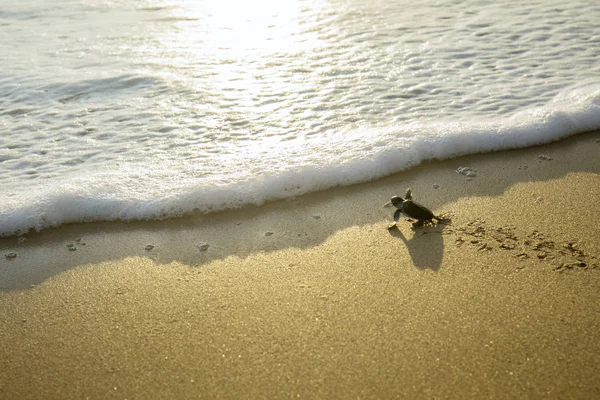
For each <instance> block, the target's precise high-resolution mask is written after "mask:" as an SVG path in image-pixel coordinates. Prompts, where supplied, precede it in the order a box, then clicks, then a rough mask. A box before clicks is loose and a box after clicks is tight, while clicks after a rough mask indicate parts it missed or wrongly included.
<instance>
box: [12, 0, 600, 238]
mask: <svg viewBox="0 0 600 400" xmlns="http://www.w3.org/2000/svg"><path fill="white" fill-rule="evenodd" d="M598 21H600V3H596V2H593V1H574V2H564V1H553V0H548V1H538V2H527V3H522V2H517V1H506V0H505V1H500V2H481V1H451V0H445V1H444V0H442V1H424V2H408V1H393V0H387V1H368V2H367V1H358V0H330V1H325V0H286V1H275V0H263V1H260V0H257V1H254V2H246V1H241V0H240V1H233V0H230V1H227V0H206V1H192V0H189V1H185V0H154V1H151V0H146V1H129V0H114V1H100V0H62V1H52V2H51V1H44V0H36V1H34V0H22V1H12V0H9V1H7V0H4V1H3V2H2V3H1V4H0V34H1V36H2V38H3V40H2V41H0V54H2V55H3V61H2V69H1V70H0V173H1V174H0V187H2V192H3V193H1V194H0V216H2V217H4V221H5V222H4V224H5V225H4V226H2V224H3V222H2V221H0V234H2V233H6V232H9V231H11V230H12V231H13V232H14V231H15V229H21V230H26V229H28V228H31V227H37V228H39V227H43V226H46V225H53V224H54V225H55V224H59V223H62V222H69V221H78V220H96V219H115V218H124V219H129V218H158V217H164V216H169V215H177V214H181V213H184V212H188V211H190V210H193V209H200V210H202V211H210V210H212V209H218V208H223V207H229V206H238V205H241V204H245V203H260V202H262V201H264V200H266V199H269V198H277V197H283V196H285V195H287V194H295V193H300V192H305V191H310V190H316V189H319V188H324V187H328V186H333V185H338V184H347V183H353V182H356V181H360V180H366V179H373V178H376V177H378V176H381V175H384V174H386V173H390V172H394V171H396V170H399V169H402V168H403V167H406V166H409V165H414V164H415V163H417V162H419V161H420V160H422V159H427V158H432V157H449V156H452V155H453V154H462V153H465V152H470V151H481V150H486V151H487V150H491V149H494V148H502V145H501V144H499V143H496V142H494V139H493V138H492V136H493V135H494V134H495V132H498V131H502V130H504V131H507V130H510V129H511V127H517V128H518V127H519V126H521V125H522V124H523V123H525V122H529V123H530V125H528V126H529V127H530V128H531V126H532V125H531V123H533V124H534V125H535V124H542V125H543V124H544V123H546V122H548V120H552V118H547V117H546V116H544V115H542V114H544V112H547V113H548V115H550V114H552V113H554V114H552V115H553V116H555V115H556V111H557V110H558V111H559V112H563V111H564V112H567V113H569V112H573V111H572V110H570V109H569V104H575V103H577V104H579V106H581V107H583V111H585V110H586V109H587V110H588V111H589V110H590V107H592V108H593V107H596V106H598V104H600V101H598V98H599V97H598V95H599V94H600V91H598V90H597V85H598V84H599V83H600V29H599V28H598ZM574 87H576V88H577V90H579V92H577V91H576V92H573V91H570V90H571V89H572V88H574ZM589 88H593V89H589ZM565 91H567V93H566V92H565ZM565 93H566V94H565ZM573 93H575V94H573ZM557 99H558V100H557ZM561 102H562V103H561ZM578 102H579V103H578ZM580 103H581V104H580ZM548 104H554V105H553V106H552V107H550V109H549V110H550V111H543V112H540V111H539V109H540V107H541V108H544V107H546V106H547V105H548ZM556 104H558V105H556ZM561 107H563V108H564V110H562V109H561ZM586 107H587V108H586ZM531 110H534V111H531ZM535 110H538V111H535ZM561 110H562V111H561ZM530 111H531V112H530ZM523 112H525V114H526V115H525V117H518V116H519V115H521V114H520V113H523ZM536 113H537V114H536ZM515 115H517V117H515ZM532 115H533V116H535V115H537V116H538V117H539V118H538V119H537V120H536V119H535V118H534V119H533V120H532V118H533V117H532ZM540 115H542V116H541V117H540ZM569 115H570V117H569V118H571V119H574V120H577V122H578V124H579V125H577V124H576V125H577V126H575V127H571V126H566V127H565V128H564V129H565V133H572V131H581V130H585V128H586V127H588V128H590V127H591V128H597V127H596V126H593V123H590V122H589V119H585V118H583V119H579V120H578V119H577V118H575V117H573V116H572V115H571V114H569ZM575 116H577V113H576V112H575ZM528 118H529V121H526V120H527V119H528ZM583 120H585V121H584V122H585V123H584V124H583V127H582V126H580V125H581V124H580V123H579V121H583ZM532 121H533V122H532ZM594 123H595V122H594ZM586 124H587V125H586ZM590 124H591V125H590ZM567 125H568V124H567ZM490 126H492V128H489V127H490ZM561 126H562V125H561ZM431 127H437V129H438V130H437V131H436V130H435V129H431ZM546 128H547V126H546ZM433 131H435V132H433ZM566 131H569V132H566ZM431 132H433V134H432V133H431ZM448 132H449V133H451V135H450V136H444V135H448V134H449V133H448ZM474 132H479V133H481V137H479V139H478V140H482V141H484V142H486V141H487V142H489V143H490V144H489V145H482V146H480V147H474V148H466V147H464V148H461V142H460V138H461V137H462V136H461V135H463V136H465V135H469V134H470V135H472V134H473V133H474ZM430 134H431V135H433V136H427V135H430ZM519 134H521V133H519ZM441 136H444V137H445V138H446V139H444V138H442V139H440V137H441ZM417 137H420V138H421V141H420V142H419V140H417V139H415V138H417ZM436 139H440V140H438V141H436ZM423 140H425V141H424V142H423ZM537 140H538V141H539V138H538V139H537ZM534 141H535V140H534ZM542 141H543V140H542ZM530 142H531V141H525V142H523V143H530ZM418 143H421V146H422V149H420V150H419V149H417V147H418V146H417V144H418ZM450 143H452V146H449V145H450ZM515 143H516V144H513V145H511V146H518V145H519V144H518V143H517V142H515ZM519 143H520V142H519ZM425 145H427V146H429V147H427V149H425V147H426V146H425ZM423 146H425V147H423ZM436 146H437V147H436ZM434 147H435V148H434ZM449 147H454V148H453V149H451V150H448V148H449ZM394 152H395V153H394ZM398 152H400V153H398ZM392 156H393V157H400V158H401V160H400V161H398V162H397V163H387V164H386V165H385V167H383V168H381V167H377V168H375V167H373V165H374V164H377V165H379V166H381V165H382V163H385V161H386V160H388V159H390V158H391V157H392ZM402 157H403V158H402ZM345 166H347V168H345ZM311 182H317V183H314V184H313V183H311ZM286 193H287V194H286ZM232 197H235V199H234V200H232ZM59 209H60V210H61V211H60V212H58V211H57V210H59ZM76 210H78V211H76ZM6 221H10V222H6ZM17 226H18V228H15V227H17Z"/></svg>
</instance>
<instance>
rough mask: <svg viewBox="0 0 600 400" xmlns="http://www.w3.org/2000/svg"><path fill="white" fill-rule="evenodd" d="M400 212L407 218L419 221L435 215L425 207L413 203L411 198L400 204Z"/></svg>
mask: <svg viewBox="0 0 600 400" xmlns="http://www.w3.org/2000/svg"><path fill="white" fill-rule="evenodd" d="M402 213H404V215H406V216H407V217H409V218H413V219H417V220H420V221H427V220H430V219H433V218H435V215H433V213H432V212H431V210H429V209H428V208H427V207H425V206H422V205H420V204H419V203H415V202H414V201H412V200H405V201H404V203H403V204H402Z"/></svg>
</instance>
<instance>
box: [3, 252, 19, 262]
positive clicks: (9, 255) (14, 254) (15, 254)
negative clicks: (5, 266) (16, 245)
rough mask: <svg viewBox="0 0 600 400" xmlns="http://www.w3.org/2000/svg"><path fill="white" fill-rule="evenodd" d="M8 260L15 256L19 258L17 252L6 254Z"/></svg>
mask: <svg viewBox="0 0 600 400" xmlns="http://www.w3.org/2000/svg"><path fill="white" fill-rule="evenodd" d="M4 257H5V258H6V259H7V260H12V259H13V258H17V253H8V254H6V255H5V256H4Z"/></svg>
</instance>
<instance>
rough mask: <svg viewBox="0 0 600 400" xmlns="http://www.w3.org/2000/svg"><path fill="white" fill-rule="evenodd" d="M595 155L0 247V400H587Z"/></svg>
mask: <svg viewBox="0 0 600 400" xmlns="http://www.w3.org/2000/svg"><path fill="white" fill-rule="evenodd" d="M599 142H600V134H599V133H591V134H585V135H579V136H577V137H575V138H570V139H567V140H565V141H562V142H559V143H554V144H551V145H547V146H542V147H535V148H529V149H524V150H514V151H508V152H500V153H494V154H487V155H477V156H470V157H464V158H459V159H454V160H450V161H445V162H432V163H428V164H427V165H423V166H420V167H419V168H416V169H413V170H411V171H408V172H405V173H400V174H396V175H394V176H390V177H388V178H385V179H382V180H379V181H376V182H371V183H366V184H361V185H355V186H352V187H346V188H338V189H333V190H328V191H324V192H321V193H316V194H312V195H307V196H303V197H300V198H296V199H291V200H284V201H278V202H273V203H270V204H267V205H265V206H263V207H250V208H246V209H243V210H237V211H231V212H227V213H218V214H214V215H209V216H194V217H187V218H181V219H177V220H169V221H161V222H136V223H130V224H126V223H97V224H81V225H71V226H65V227H62V228H59V229H53V230H47V231H43V232H41V233H39V234H31V235H28V236H27V239H26V240H25V241H22V240H21V241H18V239H17V238H5V239H1V240H0V254H1V255H2V257H1V258H0V310H1V311H0V313H1V314H0V316H1V319H0V398H2V399H26V398H39V399H65V398H82V399H83V398H92V399H105V398H119V399H121V398H123V399H125V398H127V399H156V398H173V399H184V398H232V399H233V398H236V399H237V398H292V397H293V398H297V397H300V398H343V399H348V398H393V397H400V398H408V399H415V398H459V399H465V398H590V399H591V398H600V379H598V370H599V367H600V290H599V289H600V240H598V238H599V237H600V224H599V223H598V217H599V215H600V213H599V211H600V206H599V205H598V199H599V194H600V175H599V173H600V161H599V160H600V157H599V155H600V143H599ZM540 155H543V157H539V156H540ZM461 166H462V167H470V168H472V169H473V170H476V176H475V177H474V178H472V179H471V180H467V178H466V177H465V176H464V175H460V174H458V173H457V172H456V171H455V170H456V169H457V168H458V167H461ZM434 185H438V187H437V188H435V187H434ZM407 187H411V188H412V189H413V194H414V197H415V200H417V201H420V202H422V203H423V204H426V205H427V206H429V207H430V208H432V209H433V210H434V211H435V212H436V213H438V214H444V215H447V216H450V217H451V218H452V222H451V223H449V224H447V225H443V224H440V225H437V226H430V227H425V228H423V229H419V230H416V231H413V230H411V228H410V224H409V223H408V222H406V221H401V223H399V228H398V229H391V230H388V229H386V227H387V225H388V224H389V222H390V221H391V218H392V213H393V210H392V209H390V208H382V207H381V206H382V205H383V204H384V203H385V202H386V201H387V200H388V199H389V198H390V197H391V196H392V195H394V194H400V195H402V194H403V192H404V190H405V189H406V188H407ZM202 243H207V244H208V246H209V247H208V249H200V248H199V247H198V246H199V245H200V246H202ZM148 245H152V246H154V247H153V248H152V249H151V250H146V249H145V248H146V246H148ZM68 246H70V247H71V249H70V248H69V247H68ZM73 249H74V250H73ZM202 250H204V251H202ZM13 252H14V253H17V256H16V258H13V259H7V258H5V257H4V255H7V254H9V253H13Z"/></svg>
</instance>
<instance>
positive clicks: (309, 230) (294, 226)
mask: <svg viewBox="0 0 600 400" xmlns="http://www.w3.org/2000/svg"><path fill="white" fill-rule="evenodd" d="M598 138H600V133H599V132H594V133H587V134H580V135H577V136H575V137H572V138H569V139H566V140H563V141H560V142H556V143H552V144H548V145H543V146H538V147H533V148H528V149H519V150H510V151H502V152H496V153H489V154H481V155H473V156H466V157H460V158H456V159H451V160H446V161H432V162H427V163H425V164H422V165H420V166H418V167H415V168H413V169H411V170H409V171H405V172H401V173H397V174H394V175H391V176H389V177H386V178H382V179H379V180H376V181H372V182H367V183H363V184H358V185H353V186H347V187H340V188H334V189H330V190H325V191H322V192H317V193H313V194H308V195H304V196H301V197H298V198H293V199H286V200H279V201H274V202H270V203H268V204H266V205H264V206H249V207H245V208H243V209H239V210H233V211H225V212H219V213H214V214H209V215H191V216H185V217H181V218H177V219H170V220H163V221H135V222H130V223H127V222H98V223H83V224H71V225H65V226H62V227H59V228H55V229H47V230H44V231H42V232H38V233H36V232H34V233H30V234H28V235H26V236H25V239H20V238H17V237H9V238H1V239H0V290H5V291H6V290H19V289H27V288H29V287H31V286H32V285H37V284H40V283H42V282H44V281H45V280H47V279H49V278H51V277H53V276H55V275H57V274H59V273H61V272H63V271H67V270H70V269H72V268H75V267H77V266H81V265H85V264H96V263H100V262H105V261H113V260H120V259H123V258H127V257H148V258H150V259H152V260H154V261H155V262H157V263H161V264H169V263H171V262H173V261H177V262H181V263H183V264H187V265H191V266H202V265H204V264H206V263H208V262H210V261H212V260H215V259H224V258H227V257H230V256H235V257H239V258H245V257H247V256H249V255H251V254H254V253H258V252H270V251H277V250H280V249H285V248H289V247H296V248H310V247H313V246H316V245H318V244H320V243H322V242H324V241H325V240H327V238H329V237H330V236H331V235H333V234H334V233H335V232H338V231H340V230H344V229H346V228H349V227H352V226H359V227H362V226H365V225H369V224H375V223H379V222H382V221H386V220H388V221H390V222H391V220H392V212H390V209H384V208H382V207H381V206H382V205H383V204H384V203H385V202H386V201H388V200H389V198H391V196H393V195H397V194H401V193H404V190H405V189H406V188H408V187H411V188H412V189H413V193H414V196H415V199H416V200H417V201H418V202H420V203H422V204H424V205H426V206H427V207H428V208H430V209H432V210H434V212H440V209H442V208H443V207H444V206H445V205H447V204H450V203H453V202H455V201H457V200H458V199H460V198H463V197H469V196H499V195H502V194H503V193H504V192H505V191H506V190H507V189H508V188H510V187H511V186H513V185H515V184H516V183H520V182H535V181H546V180H551V179H556V178H559V177H563V176H565V175H566V174H568V173H569V172H591V173H600V164H599V163H597V162H595V163H590V162H589V161H587V160H590V159H594V157H597V153H598V149H600V144H599V143H597V142H596V139H598ZM540 154H544V155H547V157H544V158H540V157H539V156H538V155H540ZM464 165H467V166H469V167H472V168H474V169H475V170H477V171H478V172H477V176H476V177H475V178H473V179H472V180H467V179H466V178H465V176H463V175H460V174H458V173H457V172H456V169H457V168H458V167H459V166H464ZM434 185H436V186H434ZM557 196H560V193H557ZM445 211H448V210H445ZM402 229H403V228H402ZM441 229H443V227H437V228H434V227H426V228H424V229H422V230H417V231H416V232H414V234H413V235H412V236H411V237H409V238H407V237H406V236H405V235H404V234H403V233H402V232H401V231H400V230H398V229H396V230H392V231H391V232H390V233H388V232H386V229H385V228H382V229H381V235H389V234H392V235H394V236H396V237H398V238H400V239H401V240H402V241H403V242H404V244H405V245H406V246H407V248H408V251H409V253H410V256H411V258H412V261H413V264H414V266H415V267H416V268H418V269H431V270H434V271H437V270H438V269H439V268H440V265H441V262H442V258H443V255H444V245H443V237H442V233H441ZM429 230H431V232H430V231H429ZM204 243H206V244H208V248H206V247H205V246H204V247H203V244H204ZM150 246H152V247H150ZM10 253H16V257H14V258H7V257H6V255H8V254H10Z"/></svg>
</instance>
